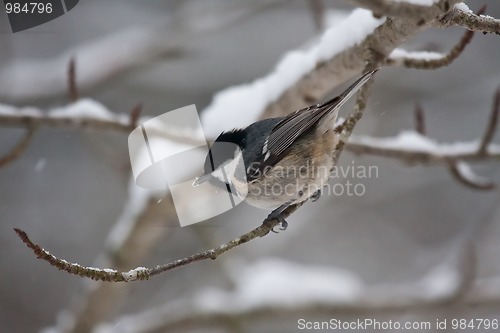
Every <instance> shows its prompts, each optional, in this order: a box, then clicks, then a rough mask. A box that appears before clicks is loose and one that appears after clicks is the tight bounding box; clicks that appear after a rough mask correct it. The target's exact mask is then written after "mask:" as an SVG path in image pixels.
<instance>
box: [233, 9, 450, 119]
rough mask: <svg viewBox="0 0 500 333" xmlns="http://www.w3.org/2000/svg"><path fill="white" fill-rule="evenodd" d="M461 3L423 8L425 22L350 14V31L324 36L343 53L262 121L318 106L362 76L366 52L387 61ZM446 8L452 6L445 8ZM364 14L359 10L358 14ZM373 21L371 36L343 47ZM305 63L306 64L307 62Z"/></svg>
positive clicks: (293, 89) (272, 105)
mask: <svg viewBox="0 0 500 333" xmlns="http://www.w3.org/2000/svg"><path fill="white" fill-rule="evenodd" d="M458 2H459V0H438V1H437V2H436V3H435V4H434V5H433V6H424V7H422V10H421V13H422V15H424V14H425V19H424V20H423V22H416V21H413V20H408V19H406V18H404V17H393V18H391V19H389V20H387V19H385V20H383V21H382V23H380V21H379V20H376V19H375V18H373V14H372V13H371V12H370V11H366V13H367V15H366V16H365V18H364V19H363V21H359V20H358V21H354V17H353V15H354V13H353V14H351V16H349V17H348V18H346V19H345V21H344V22H349V25H348V27H347V28H343V29H340V28H337V27H338V25H336V26H334V27H332V28H331V29H329V31H330V32H329V31H327V32H326V33H325V35H324V36H325V39H328V40H329V41H330V42H331V44H332V45H333V46H332V48H333V49H334V50H336V49H337V48H339V49H340V51H338V52H335V53H333V54H331V56H332V57H331V58H330V59H328V60H326V61H322V62H319V63H317V64H316V66H315V67H314V68H313V69H312V70H311V71H310V72H308V73H307V75H304V76H301V77H300V78H299V79H298V80H297V81H295V82H294V84H293V86H291V87H290V88H289V89H287V90H286V91H285V92H283V93H282V94H281V95H280V96H279V97H278V98H277V99H276V100H274V101H273V100H272V99H270V100H269V101H270V102H271V103H270V104H269V105H267V106H266V107H265V110H264V112H263V114H262V115H261V117H262V118H269V117H277V116H282V115H284V114H287V113H289V112H290V110H296V109H299V108H302V107H305V106H307V105H310V104H313V103H316V102H317V101H318V100H320V99H321V98H323V97H324V96H325V95H326V94H328V93H329V92H330V91H331V90H332V89H333V88H335V87H336V86H337V85H339V84H340V83H343V82H345V81H347V80H348V79H350V78H352V77H353V76H356V75H358V74H360V73H362V72H363V70H365V66H366V59H367V52H368V53H371V54H372V55H373V54H377V55H378V57H380V58H383V59H384V60H385V58H386V57H388V56H389V54H390V53H391V52H392V51H393V50H394V49H395V48H396V47H398V46H400V45H401V44H403V43H404V42H405V41H406V40H407V39H408V38H410V37H411V36H414V35H416V34H418V33H419V32H421V31H423V30H425V29H426V28H428V27H429V26H432V25H433V24H435V23H436V22H437V20H438V18H440V17H442V16H443V15H445V14H446V13H447V12H448V11H449V10H450V9H451V8H449V6H452V5H454V4H456V3H458ZM446 4H448V5H449V6H446ZM361 10H362V9H358V10H357V11H361ZM360 13H363V12H360ZM357 15H361V14H357ZM370 21H372V22H373V25H375V24H376V25H378V26H376V28H374V29H373V31H370V32H368V34H366V35H365V36H364V37H362V38H361V39H357V38H356V39H357V43H355V44H345V43H343V41H344V40H345V39H346V35H347V36H351V35H352V31H356V32H357V33H359V32H360V30H359V28H358V26H360V25H363V24H367V23H368V22H370ZM375 22H376V23H375ZM346 24H347V23H346ZM351 30H352V31H351ZM328 33H329V34H330V36H329V37H327V36H326V34H328ZM356 36H358V35H356ZM306 59H308V58H306ZM304 63H306V64H307V62H304ZM304 63H302V65H304ZM297 66H298V64H297ZM261 89H262V90H264V91H265V89H264V87H261ZM268 89H273V90H275V88H270V87H268ZM240 97H242V98H245V97H247V96H246V95H243V94H241V95H240ZM248 100H249V99H248Z"/></svg>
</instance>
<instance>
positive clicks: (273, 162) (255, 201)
mask: <svg viewBox="0 0 500 333" xmlns="http://www.w3.org/2000/svg"><path fill="white" fill-rule="evenodd" d="M376 71H377V70H374V71H370V72H367V73H366V74H364V75H363V76H361V78H359V79H358V80H357V81H356V82H354V83H353V84H352V85H351V86H350V87H349V88H347V90H345V91H344V92H343V93H342V94H340V95H339V96H337V97H335V98H333V99H331V100H329V101H327V102H324V103H320V104H315V105H312V106H309V107H306V108H304V109H300V110H298V111H295V112H294V113H291V114H289V115H287V116H284V117H278V118H270V119H265V120H261V121H257V122H255V123H253V124H251V125H249V126H248V127H246V128H243V129H233V130H231V131H228V132H222V133H221V134H220V135H219V137H217V139H216V140H215V142H214V144H213V145H212V146H211V147H210V151H209V154H208V155H207V157H206V159H205V165H204V174H203V175H202V176H200V177H198V178H197V179H196V180H195V182H194V183H193V185H194V186H197V185H199V184H201V183H203V182H205V181H209V182H210V183H212V184H213V185H216V186H218V187H222V188H224V189H227V190H228V191H231V188H232V189H233V190H235V192H236V195H238V196H239V197H240V198H242V199H244V200H245V201H246V202H248V203H249V204H250V205H252V206H255V207H258V208H262V209H268V210H271V209H274V210H273V212H272V213H271V214H270V215H269V216H268V219H273V218H276V219H278V221H280V223H281V229H282V230H284V229H286V226H287V223H286V221H285V220H284V219H283V218H282V217H281V213H282V212H283V211H284V210H285V209H286V208H287V207H288V206H290V205H292V204H295V203H299V202H302V201H305V200H307V199H309V198H311V199H312V200H313V201H316V200H317V199H318V198H319V196H320V194H321V188H322V187H323V186H324V185H325V184H326V182H327V181H328V179H329V177H330V173H331V170H332V167H333V162H332V152H333V151H334V149H335V146H336V145H337V143H338V142H339V134H338V133H335V131H334V126H335V122H336V120H337V115H338V111H339V109H340V107H341V106H342V105H343V104H344V103H345V102H346V101H347V100H348V99H349V98H350V97H351V96H352V95H353V94H354V93H355V92H356V91H358V89H360V88H361V87H362V86H363V85H364V84H365V83H366V82H367V81H368V80H369V79H370V78H371V77H372V76H373V74H374V73H375V72H376ZM225 143H231V144H232V145H228V144H225ZM228 147H229V148H228ZM230 186H231V187H230Z"/></svg>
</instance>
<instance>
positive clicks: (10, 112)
mask: <svg viewBox="0 0 500 333" xmlns="http://www.w3.org/2000/svg"><path fill="white" fill-rule="evenodd" d="M0 115H6V116H20V117H21V116H31V117H40V116H42V115H43V114H42V112H41V111H40V110H39V109H37V108H34V107H23V108H17V107H15V106H12V105H7V104H1V103H0Z"/></svg>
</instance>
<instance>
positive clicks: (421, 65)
mask: <svg viewBox="0 0 500 333" xmlns="http://www.w3.org/2000/svg"><path fill="white" fill-rule="evenodd" d="M472 37H474V31H472V30H467V31H466V32H465V33H464V35H463V36H462V38H461V39H460V41H459V42H458V44H457V45H455V46H454V47H453V48H452V49H451V50H450V52H449V53H448V54H446V55H443V56H440V57H437V58H434V57H435V53H429V52H406V51H402V50H399V49H397V50H394V51H395V52H393V53H392V54H391V56H390V57H389V58H388V59H387V61H386V64H387V65H391V66H404V67H406V68H415V69H427V70H433V69H437V68H440V67H445V66H448V65H450V64H451V63H452V62H453V61H454V60H455V59H457V58H458V57H459V56H460V54H462V52H463V51H464V49H465V47H466V46H467V44H469V43H470V41H471V40H472ZM396 51H399V52H396ZM400 53H403V56H401V55H399V56H396V55H395V54H400ZM419 56H422V58H420V57H419Z"/></svg>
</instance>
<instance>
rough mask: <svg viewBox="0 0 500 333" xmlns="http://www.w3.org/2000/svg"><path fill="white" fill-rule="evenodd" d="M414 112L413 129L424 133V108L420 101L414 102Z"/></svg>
mask: <svg viewBox="0 0 500 333" xmlns="http://www.w3.org/2000/svg"><path fill="white" fill-rule="evenodd" d="M414 114H415V131H417V133H420V134H422V135H425V114H424V109H422V105H421V104H420V103H417V104H415V109H414Z"/></svg>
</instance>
